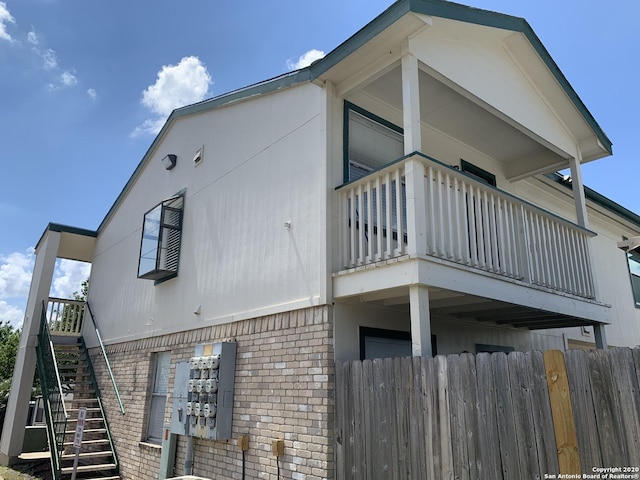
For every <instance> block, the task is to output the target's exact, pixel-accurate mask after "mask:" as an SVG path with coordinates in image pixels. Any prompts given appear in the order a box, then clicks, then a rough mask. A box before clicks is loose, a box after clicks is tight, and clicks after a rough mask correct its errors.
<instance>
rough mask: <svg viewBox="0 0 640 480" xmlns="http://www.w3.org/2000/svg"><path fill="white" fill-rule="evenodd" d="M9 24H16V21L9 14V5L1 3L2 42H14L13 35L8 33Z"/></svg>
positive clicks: (0, 24)
mask: <svg viewBox="0 0 640 480" xmlns="http://www.w3.org/2000/svg"><path fill="white" fill-rule="evenodd" d="M9 23H16V20H15V18H13V15H11V13H10V12H9V9H8V8H7V4H6V3H4V2H0V40H7V41H9V42H12V41H13V39H12V38H11V35H9V32H7V24H9Z"/></svg>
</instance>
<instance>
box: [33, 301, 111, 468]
mask: <svg viewBox="0 0 640 480" xmlns="http://www.w3.org/2000/svg"><path fill="white" fill-rule="evenodd" d="M49 323H51V320H50V319H47V315H46V314H45V313H44V308H43V315H42V320H41V325H40V333H39V335H38V347H37V357H38V374H39V376H40V383H41V386H42V394H43V398H44V399H45V402H44V403H45V416H46V419H47V433H48V439H49V450H50V453H51V467H52V472H53V476H54V478H55V479H56V480H64V479H69V478H72V474H73V470H74V462H75V461H76V448H75V447H74V438H75V434H76V426H77V422H78V412H79V411H80V409H81V408H84V409H86V418H85V420H84V431H83V436H82V442H81V446H80V448H79V450H78V452H79V453H78V455H77V457H78V458H77V467H76V474H75V475H76V476H75V478H76V479H78V480H80V479H84V480H88V479H101V480H105V479H110V480H116V479H120V476H119V474H118V472H119V464H118V457H117V455H116V451H115V448H114V444H113V440H112V438H111V432H110V431H109V425H108V422H107V418H106V415H105V412H104V409H103V405H102V399H101V396H100V390H99V389H98V385H97V382H96V379H95V374H94V371H93V366H92V364H91V359H90V358H89V354H88V352H87V349H86V346H85V344H84V340H83V338H82V337H80V336H70V335H66V336H57V335H52V332H51V330H50V327H49Z"/></svg>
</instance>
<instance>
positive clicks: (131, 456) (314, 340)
mask: <svg viewBox="0 0 640 480" xmlns="http://www.w3.org/2000/svg"><path fill="white" fill-rule="evenodd" d="M223 340H233V341H236V342H237V345H238V352H237V359H236V376H235V396H234V411H233V440H232V441H219V442H216V441H211V440H203V439H195V440H194V451H195V456H194V462H193V465H194V468H193V475H197V476H201V477H205V478H212V479H241V478H242V452H241V451H240V450H239V449H238V447H237V446H236V444H235V439H236V438H237V437H238V435H249V450H248V451H247V452H246V456H245V475H246V478H260V479H268V480H271V479H273V480H276V478H277V477H276V474H277V469H278V465H277V463H276V457H275V456H273V455H272V454H271V440H272V439H284V441H285V451H284V456H283V457H281V458H280V460H279V462H280V465H279V466H280V476H281V478H291V479H294V480H320V479H331V478H333V471H334V466H333V388H334V362H333V328H332V321H331V311H330V307H327V306H322V307H314V308H307V309H302V310H297V311H293V312H287V313H282V314H276V315H270V316H266V317H260V318H255V319H250V320H244V321H239V322H234V323H229V324H224V325H217V326H212V327H206V328H202V329H199V330H192V331H188V332H181V333H176V334H171V335H164V336H159V337H153V338H149V339H144V340H137V341H132V342H126V343H120V344H115V345H109V346H108V347H107V355H108V357H109V362H110V363H111V367H112V369H113V372H114V376H115V378H116V382H117V383H118V388H119V389H120V395H121V397H122V400H123V403H124V405H125V409H126V415H124V416H122V415H120V413H119V409H118V405H117V401H116V398H115V393H114V390H113V387H112V386H111V382H110V380H109V377H108V374H107V372H106V364H105V362H104V359H103V358H102V355H101V354H100V352H99V350H98V349H92V351H91V358H92V361H93V364H94V368H95V371H96V375H97V377H98V382H99V384H100V388H101V391H102V396H103V400H104V403H105V405H106V408H107V415H108V419H109V423H110V426H111V431H112V435H113V438H114V440H115V443H116V449H117V452H118V457H119V459H120V462H121V474H122V478H123V479H130V480H145V479H149V480H151V479H153V480H155V479H157V478H158V471H159V464H160V453H161V449H160V448H159V446H152V445H149V444H146V443H144V438H145V432H146V424H147V420H148V419H147V411H148V405H149V390H150V386H151V378H152V375H153V365H152V354H153V353H155V352H159V351H171V364H172V369H171V372H170V380H169V385H170V394H171V393H172V390H173V376H174V373H175V371H174V367H173V365H175V363H176V362H180V361H185V360H188V359H189V358H190V357H191V356H193V353H194V348H195V346H196V345H197V344H198V343H210V342H218V341H223ZM170 413H171V398H169V399H168V401H167V408H166V410H165V422H168V421H169V417H170ZM185 448H186V438H184V437H179V439H178V446H177V451H176V459H175V462H176V463H175V472H174V474H175V476H179V475H183V474H184V472H183V465H184V457H185Z"/></svg>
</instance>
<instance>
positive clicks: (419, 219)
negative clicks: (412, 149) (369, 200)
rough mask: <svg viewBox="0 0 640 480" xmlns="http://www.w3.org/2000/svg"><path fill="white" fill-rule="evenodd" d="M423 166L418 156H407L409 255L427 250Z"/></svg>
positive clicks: (425, 196) (405, 170)
mask: <svg viewBox="0 0 640 480" xmlns="http://www.w3.org/2000/svg"><path fill="white" fill-rule="evenodd" d="M425 173H426V172H425V168H424V163H422V161H421V160H420V157H418V156H417V155H414V156H413V157H412V158H409V159H408V160H407V162H406V163H405V167H404V178H405V187H406V198H407V253H408V254H409V256H411V257H416V256H420V255H425V254H426V252H427V203H426V199H427V192H426V188H425V180H424V177H425Z"/></svg>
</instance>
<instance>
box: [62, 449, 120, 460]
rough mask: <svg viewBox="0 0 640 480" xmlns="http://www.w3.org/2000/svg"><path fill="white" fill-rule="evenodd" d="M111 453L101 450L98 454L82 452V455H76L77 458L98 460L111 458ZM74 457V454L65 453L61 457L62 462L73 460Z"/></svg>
mask: <svg viewBox="0 0 640 480" xmlns="http://www.w3.org/2000/svg"><path fill="white" fill-rule="evenodd" d="M112 455H113V452H112V451H111V450H102V451H100V452H84V453H82V452H81V453H80V454H78V457H79V458H99V457H106V456H112ZM75 457H76V454H75V453H65V454H64V455H62V459H63V460H73V459H74V458H75Z"/></svg>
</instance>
